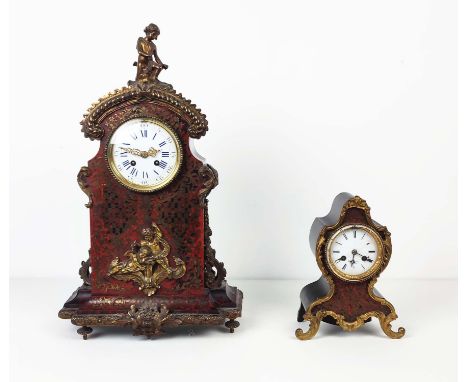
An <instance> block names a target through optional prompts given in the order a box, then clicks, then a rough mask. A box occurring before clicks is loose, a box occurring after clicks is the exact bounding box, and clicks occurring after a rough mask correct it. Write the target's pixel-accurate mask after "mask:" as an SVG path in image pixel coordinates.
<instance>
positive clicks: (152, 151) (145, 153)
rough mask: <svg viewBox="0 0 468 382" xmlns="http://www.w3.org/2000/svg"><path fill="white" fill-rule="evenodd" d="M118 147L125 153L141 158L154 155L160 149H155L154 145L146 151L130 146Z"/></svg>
mask: <svg viewBox="0 0 468 382" xmlns="http://www.w3.org/2000/svg"><path fill="white" fill-rule="evenodd" d="M120 149H121V150H123V151H124V152H126V153H129V154H133V155H138V156H139V157H142V158H148V157H155V156H156V155H157V154H158V152H159V151H160V150H157V149H155V148H154V147H151V148H150V149H149V150H148V151H143V150H139V149H132V148H130V147H120Z"/></svg>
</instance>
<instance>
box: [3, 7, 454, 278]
mask: <svg viewBox="0 0 468 382" xmlns="http://www.w3.org/2000/svg"><path fill="white" fill-rule="evenodd" d="M11 8H12V13H11V43H12V51H11V53H12V61H11V64H12V73H11V76H10V77H11V78H10V79H11V84H12V86H11V100H12V107H11V116H12V119H13V120H12V126H11V128H12V129H11V164H12V171H11V187H12V192H11V195H12V200H11V213H12V217H11V246H12V248H13V250H14V256H13V257H12V261H11V273H12V275H13V276H18V277H19V276H24V277H28V276H53V277H68V276H72V275H74V274H75V272H76V271H75V270H76V268H77V266H79V263H80V261H81V260H84V259H85V258H87V253H88V248H89V224H88V211H87V210H86V209H85V208H84V207H83V204H84V203H86V196H85V195H84V194H83V193H82V192H81V190H80V189H79V188H78V186H77V184H76V180H75V178H76V174H77V172H78V170H79V168H80V167H81V166H83V165H85V164H86V161H87V160H88V159H90V158H91V157H92V156H94V154H95V153H96V150H97V146H98V143H97V142H90V141H89V140H87V139H84V137H83V135H82V133H81V132H80V125H79V121H80V120H81V118H82V114H83V113H84V112H85V110H86V109H87V108H88V107H89V106H90V105H91V103H92V102H94V101H96V100H97V99H98V98H99V97H101V96H103V95H104V94H106V93H107V92H108V91H110V90H113V89H115V88H118V87H121V86H124V85H125V84H126V82H127V80H129V79H132V78H133V77H134V75H135V68H134V67H133V66H132V63H133V62H134V61H135V60H136V58H137V54H136V53H137V52H136V49H135V45H136V41H137V38H138V37H139V36H142V35H143V28H144V27H145V26H146V25H147V24H148V23H149V22H155V23H157V24H158V25H159V27H160V29H161V35H160V37H159V39H158V43H157V47H158V53H159V55H160V57H161V59H162V61H163V62H164V63H167V64H168V65H169V69H168V70H165V71H164V72H163V73H162V74H161V80H163V81H167V82H170V83H172V84H173V85H174V87H175V88H176V89H177V90H178V91H180V92H182V93H183V94H184V95H185V96H186V97H187V98H189V99H191V100H193V101H194V102H196V103H197V105H199V106H200V107H201V108H202V111H203V112H204V113H206V114H207V117H208V120H209V123H210V130H209V132H208V134H207V135H206V137H204V138H203V139H201V140H200V141H199V142H197V147H198V150H199V152H200V153H201V154H202V155H203V156H204V157H206V158H207V160H208V163H210V164H212V165H213V166H214V167H215V168H216V169H217V170H218V171H219V174H220V185H219V186H218V188H217V189H215V190H214V191H213V192H212V193H211V195H210V221H211V225H212V228H213V232H214V234H213V247H214V248H216V250H217V253H218V255H219V258H220V260H221V261H223V262H224V263H225V264H226V266H227V269H228V272H229V274H230V276H231V277H239V278H240V277H247V278H306V277H310V276H311V274H310V269H311V268H312V267H314V269H316V268H315V261H314V259H313V258H312V256H311V254H310V250H309V244H308V240H307V237H308V232H309V228H310V225H311V224H312V220H313V219H314V218H315V217H316V216H323V215H325V214H326V213H327V212H328V210H329V208H330V205H331V202H332V200H333V197H334V196H335V195H336V194H337V193H339V192H341V191H348V192H351V193H356V194H359V195H361V196H362V197H364V198H365V199H366V200H367V201H368V202H369V205H370V206H371V208H372V213H373V217H374V218H375V219H376V220H377V221H379V222H381V223H382V224H385V225H387V226H388V228H389V230H390V232H392V239H393V245H394V255H393V257H392V261H391V263H390V265H389V267H388V268H387V270H386V272H385V273H386V274H387V275H389V276H392V277H408V278H414V277H456V269H457V260H456V242H457V239H456V237H455V235H456V233H455V232H456V230H455V229H454V227H455V225H456V198H457V195H456V168H457V165H456V153H457V150H456V129H455V123H456V50H455V49H456V47H455V45H456V40H457V39H456V25H457V20H456V2H455V1H454V0H432V1H430V0H395V1H392V2H384V1H374V0H367V1H364V0H355V1H347V0H336V1H319V0H314V1H287V2H285V1H282V2H275V1H266V0H265V1H255V2H252V1H236V2H231V3H230V4H227V3H226V2H218V1H197V2H193V1H162V0H160V1H156V0H151V1H139V2H132V1H113V2H108V1H100V2H97V1H91V0H83V1H79V2H63V1H58V0H57V1H51V0H44V1H32V0H29V1H26V0H17V1H14V2H12V5H11ZM38 15H40V17H38ZM5 144H7V143H5ZM415 257H418V258H420V259H421V261H417V262H413V261H412V260H410V259H414V258H415ZM52 264H53V266H52ZM317 275H318V270H316V271H315V276H317Z"/></svg>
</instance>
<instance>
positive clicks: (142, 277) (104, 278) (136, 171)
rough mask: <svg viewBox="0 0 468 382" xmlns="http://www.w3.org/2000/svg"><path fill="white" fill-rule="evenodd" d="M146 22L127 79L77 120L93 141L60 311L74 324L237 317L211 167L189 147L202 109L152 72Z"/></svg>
mask: <svg viewBox="0 0 468 382" xmlns="http://www.w3.org/2000/svg"><path fill="white" fill-rule="evenodd" d="M158 36H159V28H158V27H157V26H156V25H154V24H150V25H148V27H146V28H145V37H140V38H139V39H138V41H137V51H138V61H137V62H136V63H135V65H136V66H137V74H136V78H135V80H134V81H129V82H128V85H127V86H126V87H123V88H121V89H117V90H115V91H113V92H111V93H109V94H107V95H106V96H105V97H103V98H101V99H99V100H98V101H97V102H96V103H94V104H93V105H92V106H91V107H90V108H89V109H88V111H87V112H86V114H85V115H84V119H83V121H82V122H81V125H82V131H83V133H84V135H85V137H86V138H90V139H91V140H99V141H100V146H99V150H98V152H97V154H96V155H95V157H94V158H92V159H91V160H89V162H88V165H87V166H83V167H82V168H81V169H80V171H79V173H78V184H79V186H80V188H81V189H82V190H83V192H85V194H86V195H87V197H88V203H87V204H86V207H88V208H89V213H90V223H91V247H90V250H89V259H88V260H86V261H83V262H82V266H81V268H80V271H79V274H80V276H81V278H82V279H83V285H82V286H80V287H79V288H78V289H77V290H76V291H75V292H74V293H73V294H72V296H71V297H70V298H69V299H68V300H67V301H66V302H65V304H64V306H63V308H62V309H61V310H60V312H59V317H60V318H64V319H70V320H71V322H72V324H74V325H77V326H80V328H79V329H78V333H79V334H80V335H82V336H83V338H84V339H86V338H88V336H89V334H90V333H91V332H92V330H93V328H94V327H106V326H119V327H128V328H131V329H133V332H134V334H143V335H146V336H148V337H151V336H155V335H159V334H161V333H162V332H163V331H164V330H166V329H169V328H171V327H174V326H196V325H210V326H212V325H222V324H224V325H225V326H226V327H227V328H228V329H229V331H230V332H234V329H235V328H237V327H238V326H239V323H238V321H236V319H237V318H238V317H240V316H241V312H242V299H243V294H242V292H241V291H240V290H239V289H237V288H236V287H233V286H230V285H228V284H227V282H226V279H225V277H226V270H225V268H224V264H223V263H222V262H220V261H219V260H218V259H216V255H215V250H214V249H213V248H212V247H211V238H210V237H211V233H212V232H211V229H210V226H209V216H208V199H207V197H208V195H209V193H210V192H211V190H212V189H213V188H214V187H216V185H217V184H218V174H217V172H216V170H215V169H214V168H213V167H211V166H210V165H209V164H207V163H206V162H205V161H203V160H200V157H199V156H198V155H197V154H196V153H195V152H193V151H192V150H193V149H192V148H191V145H190V140H191V139H199V138H200V137H202V136H203V135H205V134H206V132H207V130H208V122H207V120H206V117H205V115H204V114H203V113H202V112H201V110H200V109H199V108H197V106H196V105H194V104H193V103H192V102H191V101H189V100H187V99H185V98H184V97H183V96H182V95H181V94H180V93H177V92H176V91H175V90H174V89H173V87H172V86H171V85H169V84H167V83H164V82H162V81H160V80H159V78H158V76H159V75H160V73H161V72H162V71H163V70H165V69H167V68H168V66H167V65H165V64H163V63H162V61H161V60H160V59H159V57H158V54H157V51H156V45H155V44H154V40H156V39H157V37H158Z"/></svg>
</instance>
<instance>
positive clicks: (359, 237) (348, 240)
mask: <svg viewBox="0 0 468 382" xmlns="http://www.w3.org/2000/svg"><path fill="white" fill-rule="evenodd" d="M327 259H328V264H329V266H330V268H331V270H332V271H333V272H334V273H335V274H336V275H337V276H338V277H340V278H341V279H344V280H349V281H353V280H363V279H365V278H367V277H369V276H371V275H373V274H374V273H375V272H376V271H377V270H378V268H379V267H380V264H381V262H382V241H381V239H380V237H379V236H378V234H377V233H376V232H375V231H374V230H373V229H371V228H369V227H367V226H363V225H349V226H344V227H342V228H341V229H339V230H338V231H336V232H335V233H334V234H333V235H332V236H331V237H330V239H329V241H328V245H327Z"/></svg>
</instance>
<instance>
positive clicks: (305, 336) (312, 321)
mask: <svg viewBox="0 0 468 382" xmlns="http://www.w3.org/2000/svg"><path fill="white" fill-rule="evenodd" d="M301 307H302V305H301ZM302 321H309V329H308V330H307V331H306V332H304V331H303V330H302V329H301V328H299V329H296V333H295V334H296V337H297V338H298V339H300V340H310V339H311V338H312V337H314V336H315V335H316V334H317V332H318V330H319V327H320V321H321V319H320V318H317V317H315V316H312V315H311V314H310V313H306V314H304V318H303V320H302Z"/></svg>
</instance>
